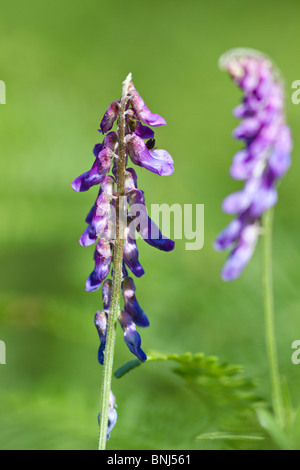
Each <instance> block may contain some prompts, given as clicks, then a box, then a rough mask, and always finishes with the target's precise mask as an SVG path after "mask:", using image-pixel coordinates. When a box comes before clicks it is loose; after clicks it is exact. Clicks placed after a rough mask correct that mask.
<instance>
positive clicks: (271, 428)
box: [256, 407, 294, 450]
mask: <svg viewBox="0 0 300 470" xmlns="http://www.w3.org/2000/svg"><path fill="white" fill-rule="evenodd" d="M256 414H257V418H258V421H259V423H260V425H261V427H262V428H263V429H265V430H266V431H267V433H268V434H269V435H270V436H271V438H272V439H273V441H274V442H275V443H276V444H277V445H278V447H280V449H282V450H293V447H294V445H293V443H292V442H291V440H290V439H289V437H288V436H287V435H286V433H285V432H284V431H283V430H282V429H281V428H280V426H279V425H278V424H277V423H276V421H275V419H274V417H273V415H272V414H271V413H270V412H269V411H268V410H266V409H265V408H262V407H257V408H256Z"/></svg>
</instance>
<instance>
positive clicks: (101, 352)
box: [98, 341, 106, 366]
mask: <svg viewBox="0 0 300 470" xmlns="http://www.w3.org/2000/svg"><path fill="white" fill-rule="evenodd" d="M105 343H106V341H103V342H102V343H101V344H100V346H99V348H98V362H99V364H101V366H103V364H104V351H105Z"/></svg>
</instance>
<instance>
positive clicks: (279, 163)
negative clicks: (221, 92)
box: [214, 49, 292, 281]
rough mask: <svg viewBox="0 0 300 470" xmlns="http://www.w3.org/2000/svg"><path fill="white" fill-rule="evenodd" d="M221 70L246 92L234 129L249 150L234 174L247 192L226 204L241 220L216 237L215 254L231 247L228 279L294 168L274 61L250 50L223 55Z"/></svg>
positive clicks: (244, 151)
mask: <svg viewBox="0 0 300 470" xmlns="http://www.w3.org/2000/svg"><path fill="white" fill-rule="evenodd" d="M220 67H221V68H222V69H224V70H226V71H227V72H228V73H229V74H230V76H231V77H232V79H233V80H234V82H235V83H236V84H237V85H238V86H239V87H240V88H241V89H242V91H243V93H244V96H243V100H242V103H241V104H240V105H239V106H238V107H236V108H235V110H234V115H235V116H236V117H238V118H241V119H242V121H241V123H240V124H239V125H238V127H237V128H236V129H235V130H234V131H233V136H234V137H235V138H236V139H241V140H243V141H244V144H245V148H244V149H242V150H240V151H239V152H238V153H237V154H236V155H235V156H234V159H233V163H232V166H231V169H230V174H231V176H232V177H233V178H234V179H237V180H245V185H244V188H243V189H242V190H241V191H238V192H236V193H233V194H231V195H229V196H227V197H226V199H225V200H224V201H223V205H222V208H223V211H224V212H226V213H228V214H234V215H236V216H237V218H236V219H235V220H233V221H232V222H231V223H230V224H229V225H228V227H227V228H225V229H224V230H223V231H222V232H221V233H220V235H219V236H218V237H217V239H216V241H215V244H214V247H215V249H216V250H228V249H232V252H231V254H230V255H229V257H228V259H227V261H226V263H225V266H224V268H223V271H222V278H223V279H224V280H225V281H232V280H234V279H236V278H237V277H239V276H240V274H241V273H242V271H243V270H244V268H245V266H246V265H247V264H248V262H249V260H250V259H251V257H252V254H253V252H254V250H255V246H256V242H257V239H258V236H259V234H260V232H261V218H262V216H263V214H264V212H266V211H267V210H268V209H270V208H271V207H273V206H274V205H275V204H276V202H277V199H278V195H277V184H278V180H279V179H280V178H281V177H282V176H284V174H285V173H286V171H287V170H288V168H289V166H290V164H291V155H290V154H291V150H292V137H291V132H290V129H289V127H288V126H287V124H286V121H285V114H284V87H283V84H282V81H281V78H280V74H279V72H278V71H277V69H276V68H275V67H274V65H273V64H272V62H271V61H270V59H268V58H267V57H266V56H264V55H262V54H261V53H259V52H257V51H253V50H251V49H249V50H248V49H236V50H233V51H229V52H228V53H226V54H224V55H223V56H222V57H221V59H220Z"/></svg>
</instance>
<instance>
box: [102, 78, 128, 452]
mask: <svg viewBox="0 0 300 470" xmlns="http://www.w3.org/2000/svg"><path fill="white" fill-rule="evenodd" d="M130 80H131V74H129V75H128V77H127V78H126V79H125V81H124V82H123V84H122V97H121V101H120V109H119V115H118V136H119V142H118V160H117V200H116V230H115V242H114V261H113V283H112V294H111V304H110V310H109V315H108V324H107V332H106V345H105V353H104V365H103V376H102V387H101V404H100V413H101V419H100V432H99V447H98V448H99V450H105V448H106V434H107V424H108V408H109V395H110V390H111V379H112V370H113V362H114V350H115V340H116V323H117V320H118V316H119V312H120V294H121V283H122V265H123V248H124V228H125V227H124V222H123V220H122V217H121V216H120V205H121V202H122V200H123V196H124V191H125V190H124V188H125V167H126V148H125V110H126V105H127V101H128V97H127V94H128V85H129V82H130ZM121 210H122V209H121Z"/></svg>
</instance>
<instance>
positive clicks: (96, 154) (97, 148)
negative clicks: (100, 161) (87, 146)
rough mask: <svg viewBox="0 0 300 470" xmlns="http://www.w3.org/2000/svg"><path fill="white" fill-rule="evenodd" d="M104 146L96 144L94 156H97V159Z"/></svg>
mask: <svg viewBox="0 0 300 470" xmlns="http://www.w3.org/2000/svg"><path fill="white" fill-rule="evenodd" d="M102 148H103V146H102V143H101V144H96V145H95V147H94V148H93V154H94V155H95V157H96V158H97V157H98V155H99V153H100V152H101V150H102Z"/></svg>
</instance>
